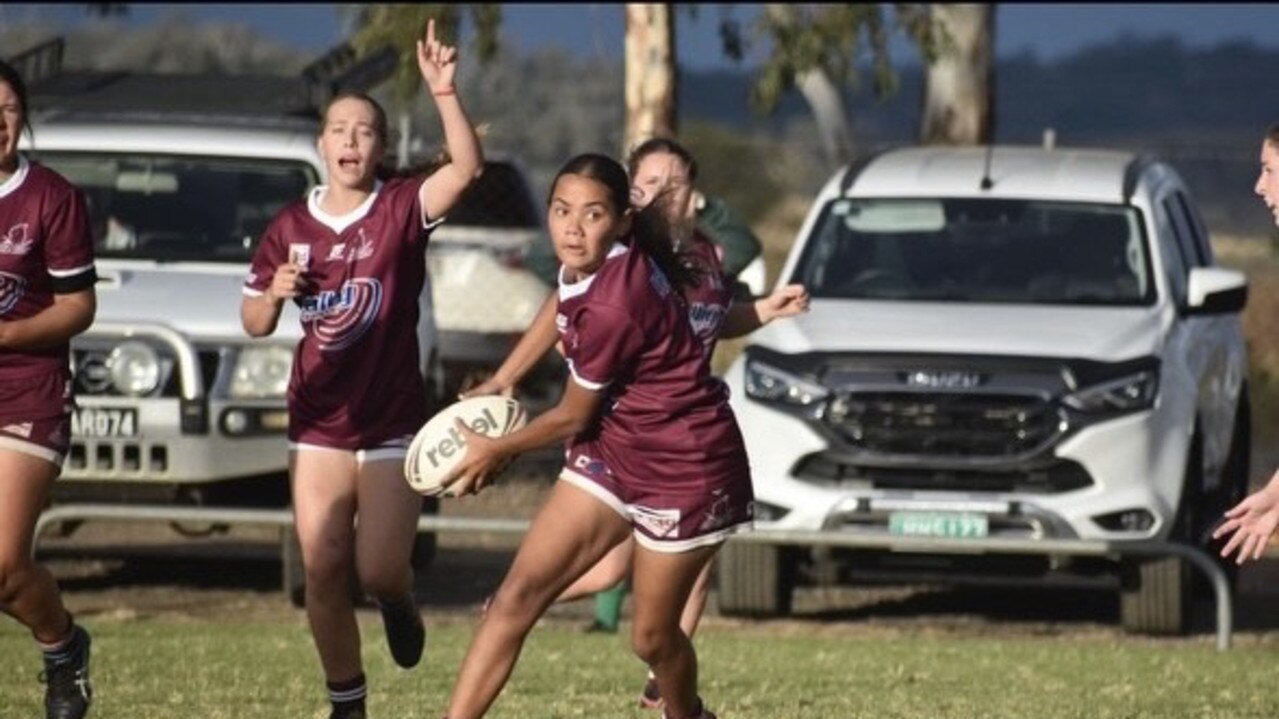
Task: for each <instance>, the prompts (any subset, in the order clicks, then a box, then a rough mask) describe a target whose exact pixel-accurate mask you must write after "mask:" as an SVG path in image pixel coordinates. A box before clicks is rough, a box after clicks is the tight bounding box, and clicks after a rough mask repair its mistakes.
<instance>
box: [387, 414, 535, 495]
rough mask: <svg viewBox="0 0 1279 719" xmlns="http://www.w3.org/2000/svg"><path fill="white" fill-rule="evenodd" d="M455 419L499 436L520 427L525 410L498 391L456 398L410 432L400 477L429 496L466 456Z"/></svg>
mask: <svg viewBox="0 0 1279 719" xmlns="http://www.w3.org/2000/svg"><path fill="white" fill-rule="evenodd" d="M458 419H461V420H462V422H463V423H464V424H465V425H466V426H468V427H470V428H471V429H472V430H474V431H475V432H478V433H479V434H482V435H485V436H486V437H501V436H502V435H505V434H510V433H511V432H514V431H515V430H517V429H519V428H520V427H523V426H524V424H525V423H526V422H528V413H527V412H525V411H524V407H523V405H521V404H520V403H519V402H517V401H515V400H513V399H511V398H510V397H502V396H499V395H483V396H480V397H471V398H470V399H464V400H459V401H457V402H454V403H453V404H451V405H449V406H447V407H445V408H444V409H442V410H440V411H439V412H437V413H436V414H435V416H434V417H432V418H431V419H430V421H428V422H427V423H426V424H424V425H422V429H419V430H418V431H417V434H416V435H414V436H413V442H412V443H411V444H409V453H408V455H406V456H405V457H404V478H405V479H406V480H408V483H409V486H410V487H412V488H413V489H414V490H416V491H417V492H418V493H420V494H423V495H425V496H428V497H431V496H434V495H437V494H440V493H441V492H443V491H444V489H445V488H444V487H441V486H440V482H441V481H442V480H443V479H444V478H446V477H448V476H449V473H450V472H452V471H453V467H455V466H456V465H457V463H458V462H460V461H462V457H464V456H466V436H465V435H463V434H462V431H461V430H459V429H458V428H457V426H456V423H455V421H456V420H458Z"/></svg>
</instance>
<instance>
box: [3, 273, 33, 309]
mask: <svg viewBox="0 0 1279 719" xmlns="http://www.w3.org/2000/svg"><path fill="white" fill-rule="evenodd" d="M26 290H27V278H25V277H21V276H19V275H11V274H9V273H8V272H0V316H3V315H6V314H9V310H11V309H13V308H14V307H15V306H17V304H18V300H20V299H22V295H23V294H25V293H26Z"/></svg>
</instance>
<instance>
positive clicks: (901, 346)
mask: <svg viewBox="0 0 1279 719" xmlns="http://www.w3.org/2000/svg"><path fill="white" fill-rule="evenodd" d="M780 281H781V282H783V283H790V282H799V283H803V284H805V285H806V286H807V287H808V289H809V291H810V292H811V293H812V297H813V302H812V311H811V312H810V313H808V314H807V315H804V316H801V317H798V318H796V319H795V320H794V321H792V322H779V323H776V324H773V325H770V326H768V327H766V328H764V329H763V330H761V331H759V332H758V333H756V334H755V335H754V336H753V337H752V338H751V344H750V345H749V346H748V347H747V348H746V349H745V350H744V352H743V353H742V355H741V356H740V357H739V358H738V359H737V361H736V362H735V363H734V364H733V366H732V367H731V368H730V369H729V371H728V373H727V374H726V380H727V381H728V383H729V385H730V387H731V389H732V402H733V408H734V410H735V412H736V414H737V417H738V421H739V422H740V424H741V428H742V432H743V433H744V435H745V438H746V445H747V447H748V450H749V452H750V459H751V465H752V470H753V476H754V481H755V493H756V497H757V500H758V516H760V517H761V518H762V519H765V520H767V525H766V526H770V527H773V528H776V529H781V530H802V531H805V532H813V531H817V532H822V533H839V534H840V535H841V536H843V537H864V538H875V539H876V541H867V542H865V545H866V546H854V547H852V548H845V549H833V548H831V547H829V546H823V547H821V548H819V549H810V548H807V547H805V548H798V549H797V548H794V547H783V546H781V545H764V544H738V545H734V544H733V543H730V544H729V546H728V547H726V549H725V556H724V557H723V561H721V573H720V604H721V609H723V610H724V611H727V612H730V613H732V612H740V613H754V614H773V613H784V612H786V611H787V610H788V608H789V606H790V593H791V589H792V588H793V587H794V586H795V585H796V583H798V582H803V581H819V580H844V579H870V578H893V579H912V580H935V581H942V582H959V581H965V580H970V579H981V580H983V581H987V582H988V581H989V580H990V579H991V578H992V577H994V578H1002V579H1006V580H1010V581H1012V580H1025V579H1027V578H1032V579H1034V580H1036V581H1037V580H1039V579H1047V578H1049V577H1054V578H1059V579H1071V580H1087V581H1088V582H1090V583H1092V584H1094V585H1095V584H1097V583H1099V582H1100V583H1101V584H1102V585H1103V586H1111V587H1113V588H1115V589H1117V590H1120V591H1121V592H1122V594H1123V602H1122V605H1121V606H1122V619H1123V623H1124V624H1125V626H1126V627H1128V628H1130V629H1134V630H1141V631H1150V632H1176V631H1180V630H1181V629H1183V628H1184V626H1185V622H1186V619H1187V616H1188V614H1189V613H1190V606H1191V604H1190V603H1189V602H1190V600H1191V599H1192V598H1193V595H1194V592H1193V591H1192V590H1193V589H1194V587H1193V584H1194V583H1193V582H1190V581H1188V576H1187V575H1188V567H1187V566H1185V565H1184V564H1183V562H1182V560H1179V559H1177V558H1175V557H1174V558H1171V559H1159V560H1155V561H1138V560H1136V559H1126V558H1124V559H1115V558H1113V557H1094V558H1087V557H1085V558H1080V557H1077V556H1054V555H1052V553H1050V552H1047V551H1045V552H1044V553H1043V555H1042V556H1035V555H1028V556H1016V557H1009V556H991V555H983V554H982V553H981V552H980V551H978V550H977V549H976V547H977V546H978V544H979V543H980V542H981V541H983V540H988V539H1008V540H1014V541H1028V542H1034V541H1041V540H1095V541H1100V542H1109V543H1111V544H1112V545H1113V546H1121V545H1122V543H1124V542H1147V543H1149V542H1152V541H1165V540H1168V541H1173V542H1181V543H1186V544H1192V545H1196V546H1201V547H1206V546H1207V545H1208V544H1209V542H1210V539H1209V536H1210V533H1211V529H1212V526H1213V524H1214V523H1215V522H1216V520H1217V519H1219V518H1220V516H1221V512H1222V510H1224V509H1225V508H1227V507H1229V506H1230V505H1232V504H1233V503H1234V502H1235V501H1237V500H1238V499H1239V498H1240V497H1241V496H1242V494H1243V493H1244V491H1245V489H1246V487H1247V481H1248V456H1249V405H1248V393H1247V388H1246V385H1245V379H1246V369H1247V368H1246V351H1245V346H1244V340H1243V336H1242V332H1241V328H1240V321H1239V311H1240V310H1241V309H1242V307H1243V305H1244V302H1245V300H1246V289H1247V286H1246V280H1245V277H1244V276H1243V275H1242V274H1241V273H1239V272H1235V271H1232V270H1227V269H1223V268H1220V267H1217V266H1216V265H1215V263H1214V260H1213V254H1212V247H1211V245H1210V243H1209V238H1208V234H1207V232H1206V231H1205V229H1204V225H1203V222H1202V221H1201V220H1200V217H1199V214H1198V212H1197V211H1196V208H1195V203H1194V201H1193V199H1192V198H1191V195H1190V192H1189V191H1188V190H1187V188H1186V185H1185V184H1184V183H1183V181H1182V180H1181V178H1180V177H1179V176H1178V174H1177V172H1176V171H1175V170H1174V169H1173V168H1172V167H1171V166H1169V165H1168V164H1166V163H1163V162H1159V161H1156V160H1152V159H1148V158H1144V157H1138V156H1134V155H1132V154H1128V153H1124V152H1112V151H1087V150H1066V149H1057V150H1053V149H1039V148H1033V147H994V148H990V149H986V148H907V149H899V150H895V151H891V152H887V153H884V154H882V155H879V156H876V157H874V158H872V159H871V160H870V161H869V162H866V163H862V164H858V165H856V166H853V167H849V168H847V169H846V170H843V171H841V172H839V173H838V174H836V175H835V176H834V177H833V178H831V180H830V181H829V182H828V183H827V185H826V186H825V187H824V189H823V190H822V191H821V193H820V195H819V196H818V197H817V199H816V201H815V202H814V204H813V206H812V209H811V211H810V212H809V214H808V217H807V218H806V220H805V222H804V224H803V227H802V229H801V230H800V233H799V236H798V239H797V241H796V242H795V244H794V246H793V248H792V250H791V252H790V254H789V256H788V258H787V261H786V264H785V266H784V268H783V270H782V272H781V275H780ZM932 537H940V538H945V539H946V540H947V542H948V543H949V544H948V546H949V547H950V549H952V550H953V549H954V547H953V540H956V539H961V540H962V539H968V540H971V541H972V542H973V546H974V551H972V552H971V553H970V552H964V551H963V550H962V549H960V550H957V551H949V552H940V551H939V552H935V553H930V552H928V551H927V549H926V548H925V549H923V550H920V549H919V548H918V547H919V546H920V544H919V542H918V541H917V540H919V539H921V538H923V539H925V540H927V539H928V538H932ZM896 538H901V539H902V540H905V539H910V540H912V544H911V546H912V547H915V549H913V550H910V551H895V550H900V547H893V546H892V541H894V540H895V539H896ZM853 544H855V543H853ZM924 546H925V547H926V542H925V543H924Z"/></svg>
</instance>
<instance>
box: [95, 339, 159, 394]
mask: <svg viewBox="0 0 1279 719" xmlns="http://www.w3.org/2000/svg"><path fill="white" fill-rule="evenodd" d="M106 366H107V371H108V372H109V373H110V374H111V382H112V383H113V384H115V387H116V389H117V390H119V391H120V392H122V393H124V394H127V395H132V396H134V397H140V396H142V395H147V394H151V393H152V392H154V391H155V388H156V387H159V386H160V357H159V355H157V354H156V352H155V350H154V349H152V348H151V346H150V345H148V344H145V343H142V342H135V341H128V342H121V343H120V344H118V345H116V346H115V348H114V349H112V350H111V354H109V355H107V361H106Z"/></svg>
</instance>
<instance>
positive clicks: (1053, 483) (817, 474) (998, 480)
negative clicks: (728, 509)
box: [792, 452, 1093, 494]
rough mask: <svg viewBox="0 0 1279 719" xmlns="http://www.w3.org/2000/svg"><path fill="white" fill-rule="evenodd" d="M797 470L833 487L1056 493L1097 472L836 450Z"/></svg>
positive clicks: (1072, 466)
mask: <svg viewBox="0 0 1279 719" xmlns="http://www.w3.org/2000/svg"><path fill="white" fill-rule="evenodd" d="M792 474H794V476H795V477H796V478H798V479H802V480H804V481H806V482H811V483H813V484H820V485H825V486H831V487H847V486H855V485H861V486H863V487H864V486H869V487H871V488H873V489H903V490H934V491H954V492H1024V493H1030V494H1055V493H1059V492H1069V491H1072V490H1076V489H1082V488H1084V487H1087V486H1090V485H1092V484H1093V478H1092V476H1091V475H1090V474H1088V471H1087V470H1086V469H1084V468H1083V466H1081V465H1080V464H1078V463H1077V462H1073V461H1071V460H1066V459H1056V460H1053V461H1051V462H1049V463H1047V464H1045V465H1043V466H1036V467H1030V468H1017V469H955V468H944V469H932V468H925V467H873V466H866V465H863V464H859V463H857V462H855V461H851V460H849V459H847V458H844V457H840V456H837V455H835V454H833V453H828V452H818V453H815V454H810V455H807V456H805V457H803V458H802V459H800V460H799V462H797V463H796V464H795V468H794V469H793V470H792Z"/></svg>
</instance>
